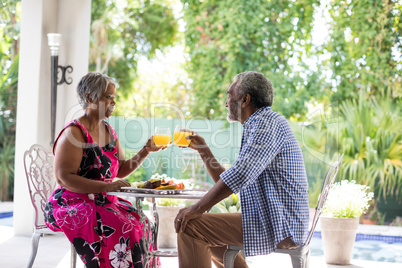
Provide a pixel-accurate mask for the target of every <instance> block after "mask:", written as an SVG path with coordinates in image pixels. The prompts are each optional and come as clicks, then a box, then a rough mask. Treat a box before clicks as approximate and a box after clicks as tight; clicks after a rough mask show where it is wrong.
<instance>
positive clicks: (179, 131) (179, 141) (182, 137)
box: [173, 126, 193, 146]
mask: <svg viewBox="0 0 402 268" xmlns="http://www.w3.org/2000/svg"><path fill="white" fill-rule="evenodd" d="M192 134H193V133H192V132H191V131H185V130H184V127H182V126H176V128H175V129H174V133H173V141H174V143H175V144H176V145H178V146H188V145H189V144H190V142H191V141H190V140H187V139H186V137H187V136H190V135H192Z"/></svg>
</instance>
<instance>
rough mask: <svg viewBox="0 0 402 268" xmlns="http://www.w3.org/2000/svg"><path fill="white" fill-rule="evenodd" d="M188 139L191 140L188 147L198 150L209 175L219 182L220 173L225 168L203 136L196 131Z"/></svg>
mask: <svg viewBox="0 0 402 268" xmlns="http://www.w3.org/2000/svg"><path fill="white" fill-rule="evenodd" d="M187 139H188V140H191V142H190V145H189V146H188V147H189V148H191V149H194V150H196V151H197V152H198V154H199V155H200V157H201V159H202V161H203V162H204V165H205V167H206V169H207V172H208V174H209V176H211V178H212V179H213V180H214V181H215V183H217V182H218V181H219V180H220V178H219V175H220V174H221V173H222V172H224V171H225V168H224V167H222V165H221V164H220V163H219V162H218V160H216V158H215V156H214V155H213V153H212V152H211V149H209V147H208V145H207V144H206V142H205V140H204V138H203V137H201V136H200V135H198V134H197V133H195V132H194V133H193V135H190V136H188V137H187Z"/></svg>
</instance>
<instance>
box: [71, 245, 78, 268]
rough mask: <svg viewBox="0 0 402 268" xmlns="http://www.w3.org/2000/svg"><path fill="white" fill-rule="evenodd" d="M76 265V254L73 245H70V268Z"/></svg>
mask: <svg viewBox="0 0 402 268" xmlns="http://www.w3.org/2000/svg"><path fill="white" fill-rule="evenodd" d="M76 265H77V252H75V249H74V246H73V244H71V268H75V266H76Z"/></svg>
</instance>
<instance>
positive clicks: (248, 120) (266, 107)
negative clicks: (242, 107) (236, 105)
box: [243, 106, 271, 128]
mask: <svg viewBox="0 0 402 268" xmlns="http://www.w3.org/2000/svg"><path fill="white" fill-rule="evenodd" d="M270 110H271V107H269V106H265V107H262V108H260V109H258V110H257V111H255V112H254V113H253V114H252V115H250V116H249V117H248V118H247V119H246V121H244V123H243V128H245V127H248V126H249V125H250V124H251V122H253V121H254V119H255V118H257V117H258V116H259V115H260V114H261V113H263V112H264V111H270Z"/></svg>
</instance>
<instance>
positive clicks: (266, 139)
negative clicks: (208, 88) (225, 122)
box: [220, 107, 309, 256]
mask: <svg viewBox="0 0 402 268" xmlns="http://www.w3.org/2000/svg"><path fill="white" fill-rule="evenodd" d="M220 178H221V179H222V180H223V182H225V184H226V185H227V186H228V187H229V188H230V189H231V190H232V191H233V192H234V193H238V192H240V200H241V210H242V221H243V241H244V249H245V254H246V256H255V255H266V254H269V253H271V252H273V251H274V250H275V248H276V244H278V243H279V242H281V241H282V240H283V239H285V238H286V237H288V236H290V237H291V238H292V239H293V241H294V242H295V243H296V245H298V246H302V245H303V243H304V241H305V239H306V237H307V233H308V221H309V205H308V183H307V177H306V172H305V169H304V161H303V155H302V152H301V149H300V146H299V144H298V142H297V140H296V137H295V136H294V134H293V132H292V130H291V128H290V126H289V123H288V122H287V121H286V119H285V118H284V117H283V116H281V115H280V114H278V113H276V112H274V111H272V110H271V108H269V107H263V108H261V109H259V110H258V111H256V112H255V113H254V114H252V115H251V116H250V117H249V118H247V120H246V121H245V122H244V124H243V135H242V140H241V147H240V154H239V157H238V158H237V160H236V162H235V163H234V164H233V166H232V167H231V168H229V169H228V170H226V171H225V172H223V173H222V174H221V175H220Z"/></svg>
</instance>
